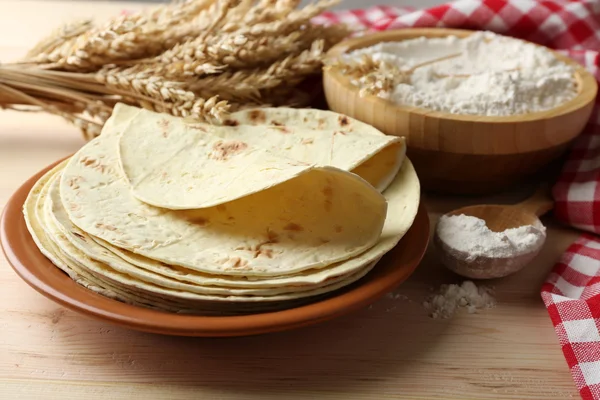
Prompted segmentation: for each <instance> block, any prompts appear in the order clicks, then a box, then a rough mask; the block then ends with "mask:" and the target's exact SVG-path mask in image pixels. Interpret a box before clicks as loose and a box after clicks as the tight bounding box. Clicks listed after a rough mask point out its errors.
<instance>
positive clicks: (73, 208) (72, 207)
mask: <svg viewBox="0 0 600 400" xmlns="http://www.w3.org/2000/svg"><path fill="white" fill-rule="evenodd" d="M78 187H79V186H78ZM78 187H77V188H78ZM80 209H81V206H80V205H79V204H77V203H69V210H71V211H79V210H80Z"/></svg>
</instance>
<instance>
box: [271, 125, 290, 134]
mask: <svg viewBox="0 0 600 400" xmlns="http://www.w3.org/2000/svg"><path fill="white" fill-rule="evenodd" d="M273 129H277V130H278V131H279V132H281V133H286V134H287V133H290V132H291V131H290V130H289V129H288V128H286V127H285V126H274V127H273Z"/></svg>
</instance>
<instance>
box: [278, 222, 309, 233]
mask: <svg viewBox="0 0 600 400" xmlns="http://www.w3.org/2000/svg"><path fill="white" fill-rule="evenodd" d="M283 229H284V230H286V231H294V232H302V231H303V230H304V228H303V227H302V226H301V225H298V224H296V223H294V222H290V223H289V224H287V225H286V226H284V227H283Z"/></svg>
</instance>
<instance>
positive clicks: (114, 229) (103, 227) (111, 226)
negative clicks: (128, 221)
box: [96, 222, 117, 232]
mask: <svg viewBox="0 0 600 400" xmlns="http://www.w3.org/2000/svg"><path fill="white" fill-rule="evenodd" d="M96 228H98V229H106V230H107V231H111V232H114V231H116V230H117V228H116V227H115V226H113V225H107V224H103V223H100V222H97V223H96Z"/></svg>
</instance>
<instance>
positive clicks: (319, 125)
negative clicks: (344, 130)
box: [317, 118, 325, 129]
mask: <svg viewBox="0 0 600 400" xmlns="http://www.w3.org/2000/svg"><path fill="white" fill-rule="evenodd" d="M323 126H325V118H319V120H318V126H317V127H318V128H319V129H321V128H323Z"/></svg>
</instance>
